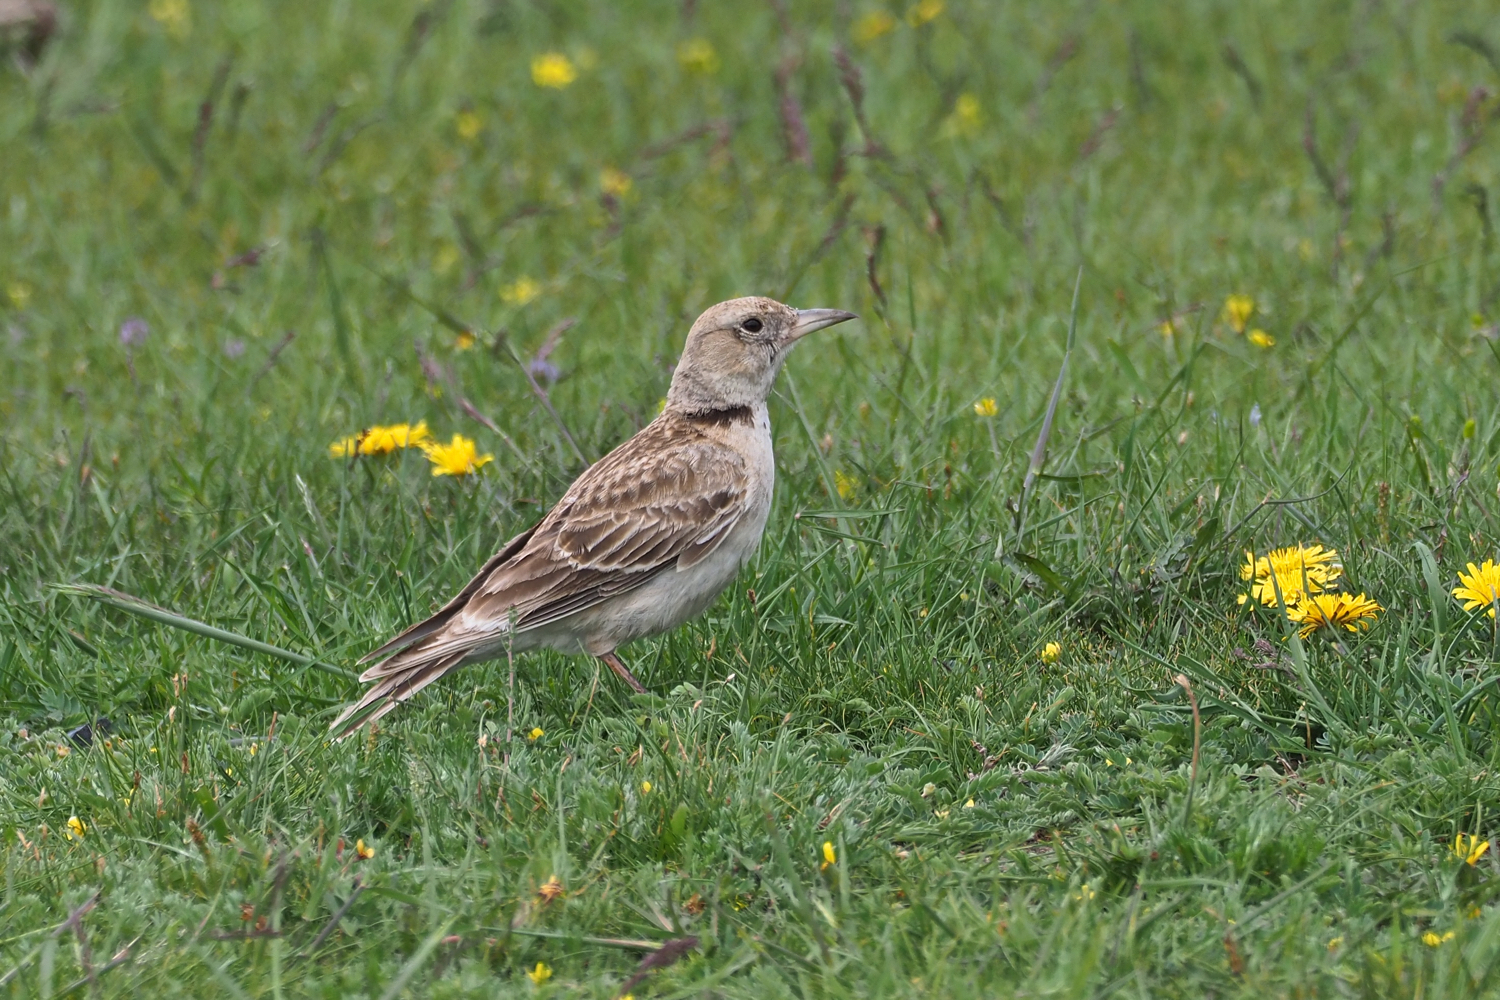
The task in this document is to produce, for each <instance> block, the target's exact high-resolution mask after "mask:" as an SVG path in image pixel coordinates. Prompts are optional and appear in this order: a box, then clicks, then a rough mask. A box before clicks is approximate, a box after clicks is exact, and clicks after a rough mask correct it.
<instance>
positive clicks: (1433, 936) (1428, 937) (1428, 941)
mask: <svg viewBox="0 0 1500 1000" xmlns="http://www.w3.org/2000/svg"><path fill="white" fill-rule="evenodd" d="M1452 940H1453V932H1452V931H1444V932H1443V933H1442V935H1441V936H1440V935H1438V934H1437V932H1435V931H1426V932H1424V933H1423V934H1422V943H1423V944H1425V945H1426V946H1427V947H1429V948H1436V947H1437V946H1438V945H1440V944H1442V943H1443V942H1445V941H1452Z"/></svg>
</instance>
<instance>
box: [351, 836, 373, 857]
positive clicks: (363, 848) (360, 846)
mask: <svg viewBox="0 0 1500 1000" xmlns="http://www.w3.org/2000/svg"><path fill="white" fill-rule="evenodd" d="M354 854H355V856H356V857H358V858H359V860H361V861H369V860H370V859H371V858H373V857H374V856H375V845H374V844H367V843H365V841H364V838H363V837H361V838H360V839H358V840H356V841H355V842H354Z"/></svg>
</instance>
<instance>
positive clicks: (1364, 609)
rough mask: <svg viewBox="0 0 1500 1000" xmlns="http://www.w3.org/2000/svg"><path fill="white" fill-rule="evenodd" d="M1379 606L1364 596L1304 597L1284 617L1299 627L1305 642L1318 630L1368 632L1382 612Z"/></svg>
mask: <svg viewBox="0 0 1500 1000" xmlns="http://www.w3.org/2000/svg"><path fill="white" fill-rule="evenodd" d="M1384 610H1385V609H1384V608H1382V607H1381V606H1380V605H1379V604H1376V603H1375V602H1374V601H1372V600H1369V599H1368V598H1366V597H1365V595H1364V594H1360V595H1359V596H1358V597H1350V596H1349V595H1348V594H1314V595H1312V596H1309V597H1304V598H1303V599H1302V600H1301V601H1300V602H1299V603H1298V604H1297V605H1296V606H1295V607H1292V608H1289V609H1288V610H1287V617H1288V618H1290V619H1291V620H1292V621H1294V622H1296V623H1297V624H1299V625H1301V626H1302V632H1301V635H1302V638H1304V639H1306V638H1307V637H1308V636H1310V635H1312V634H1313V633H1314V632H1316V631H1317V630H1318V629H1320V628H1327V629H1330V630H1332V631H1338V629H1339V628H1341V627H1342V628H1345V629H1348V630H1349V631H1350V632H1358V631H1359V630H1360V629H1363V628H1369V627H1370V623H1371V622H1373V621H1374V620H1375V617H1376V615H1377V614H1378V613H1379V612H1381V611H1384Z"/></svg>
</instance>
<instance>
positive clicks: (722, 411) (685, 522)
mask: <svg viewBox="0 0 1500 1000" xmlns="http://www.w3.org/2000/svg"><path fill="white" fill-rule="evenodd" d="M853 318H854V316H853V314H852V313H846V312H840V311H838V310H833V309H805V310H797V309H793V308H791V307H790V306H785V305H782V304H781V303H779V302H776V301H774V300H772V299H766V298H745V299H731V300H730V301H728V302H721V303H719V304H718V305H716V306H713V307H711V308H710V309H708V310H707V311H706V312H704V314H703V315H702V316H700V317H698V321H697V322H696V323H694V324H693V328H692V330H691V331H689V333H688V338H687V343H686V345H685V346H684V348H683V354H682V359H681V361H679V362H678V365H677V370H676V371H675V372H674V373H673V376H672V386H671V388H670V389H669V390H668V392H667V405H666V408H665V409H664V410H663V411H662V413H661V415H660V416H658V417H657V418H656V419H655V420H653V421H652V422H651V423H650V424H648V425H647V426H646V427H644V428H642V429H641V431H640V432H639V433H637V434H636V435H635V436H634V437H632V438H630V439H629V440H628V441H626V442H624V443H623V444H621V445H620V446H619V447H617V448H616V449H615V450H614V451H612V452H610V453H609V454H608V455H606V456H605V457H604V458H602V459H600V460H599V461H598V462H597V463H595V464H594V465H592V466H590V467H589V468H588V469H587V470H585V471H584V473H583V474H582V475H580V476H579V477H578V478H577V479H576V480H574V482H573V485H572V486H570V487H569V488H568V491H567V492H566V493H565V494H564V495H563V498H562V499H561V500H559V501H558V502H557V505H556V506H554V507H553V508H552V509H551V510H550V511H548V512H547V514H546V516H544V517H543V518H542V520H541V521H540V522H538V523H537V524H536V525H535V526H534V527H532V528H530V529H529V530H527V531H524V532H522V533H521V534H519V535H517V536H516V537H515V538H512V539H511V540H510V541H509V542H507V543H506V544H505V545H504V547H502V548H501V549H500V551H499V552H497V553H496V554H495V555H494V556H492V557H491V558H490V560H489V561H488V562H486V563H485V564H484V566H483V568H481V569H480V571H479V573H478V575H476V576H475V577H474V579H472V580H470V581H469V583H468V585H467V586H466V587H464V588H463V590H461V591H459V593H458V594H457V596H455V597H454V598H453V599H452V600H451V601H449V602H448V603H447V604H445V605H444V606H443V607H442V609H441V610H439V611H438V612H437V614H435V615H433V616H432V617H431V618H429V619H427V620H426V621H424V622H421V623H419V624H417V625H414V626H412V627H411V628H409V629H407V630H406V631H405V632H403V633H401V634H400V635H398V636H396V637H395V638H394V639H392V640H390V641H389V642H387V643H385V644H384V645H383V646H381V647H380V648H378V649H376V650H374V651H373V652H371V653H370V654H369V655H368V656H366V657H365V658H364V660H362V661H361V662H369V661H371V660H377V659H378V660H380V662H378V663H376V664H375V665H374V666H372V667H370V668H369V669H367V670H366V671H365V672H364V673H363V674H362V675H361V676H360V680H362V681H367V682H372V686H371V687H370V688H369V690H367V691H366V692H365V693H364V696H363V697H361V698H360V700H359V701H358V702H356V703H355V704H353V705H350V706H349V707H348V708H346V709H345V710H344V711H343V712H342V713H341V714H340V715H339V717H338V718H337V719H335V720H334V722H333V724H332V726H331V728H332V729H333V730H335V731H336V732H337V733H338V736H339V738H343V737H344V736H347V735H348V734H350V733H352V732H354V731H355V730H357V729H358V728H359V727H360V726H363V725H364V724H365V723H367V722H373V721H375V720H376V719H378V718H380V717H381V716H383V715H385V714H386V713H388V712H390V711H392V710H394V709H395V708H396V706H397V705H399V704H400V703H401V702H403V701H405V700H407V699H408V698H410V697H411V696H412V695H414V694H416V693H417V692H418V691H420V690H422V689H423V688H425V687H426V686H427V685H429V684H431V683H432V682H433V681H436V680H437V679H438V678H440V677H442V676H443V675H445V674H447V673H449V672H451V671H453V670H456V669H458V668H459V667H461V666H464V665H466V664H469V663H478V662H480V661H483V660H489V659H494V658H496V657H501V656H505V655H506V654H507V653H508V652H511V653H515V652H523V651H525V650H528V649H535V648H539V647H548V648H552V649H558V650H561V651H563V652H567V653H583V654H588V655H592V656H596V657H599V658H600V659H601V660H603V661H604V662H605V663H606V664H607V665H608V666H609V667H610V669H611V670H613V671H614V672H615V673H617V674H618V675H619V676H620V677H621V678H622V679H623V680H625V681H626V682H627V683H629V684H630V685H631V686H632V687H634V688H635V689H636V690H638V691H640V690H644V689H643V688H642V687H641V685H640V682H639V681H637V680H636V679H635V677H634V676H632V675H631V673H630V671H629V670H628V669H626V667H625V665H624V664H623V663H621V662H620V660H619V658H618V657H617V656H615V649H616V648H617V647H619V646H621V645H624V644H625V643H627V642H630V641H632V640H634V639H639V638H643V637H645V636H648V635H655V634H656V633H658V632H663V631H665V630H667V629H670V628H674V627H676V626H677V625H679V624H681V623H682V622H684V621H686V620H687V619H689V618H691V617H693V616H694V615H696V614H698V613H699V612H701V611H702V610H703V609H704V608H706V607H707V606H708V604H709V603H710V602H711V601H712V600H713V599H714V598H715V597H716V596H717V595H718V593H719V592H720V591H721V590H722V589H723V588H724V587H725V586H726V585H727V584H728V583H729V581H730V580H732V579H733V578H734V575H735V573H736V572H737V571H738V569H739V568H740V566H741V565H742V564H743V563H744V562H745V561H746V560H748V559H749V558H750V556H751V555H752V554H753V553H754V551H755V549H756V547H757V546H758V545H759V543H760V537H761V534H762V532H763V531H764V530H765V523H766V516H767V515H768V514H769V512H770V506H771V489H772V486H773V484H774V480H775V463H774V459H773V456H772V454H771V425H770V421H769V418H768V417H767V414H766V404H765V399H766V395H767V394H768V393H769V392H770V390H771V385H772V383H773V382H774V381H775V379H776V374H777V372H779V371H780V369H781V364H782V362H783V361H784V360H785V359H786V355H787V353H788V352H789V351H790V350H791V347H792V345H793V344H795V343H796V342H797V341H798V340H799V339H801V338H802V337H803V336H805V335H806V334H808V333H811V332H812V331H814V330H819V329H822V328H824V327H827V326H832V325H833V324H835V323H842V322H844V321H845V320H849V319H853ZM382 658H383V659H382Z"/></svg>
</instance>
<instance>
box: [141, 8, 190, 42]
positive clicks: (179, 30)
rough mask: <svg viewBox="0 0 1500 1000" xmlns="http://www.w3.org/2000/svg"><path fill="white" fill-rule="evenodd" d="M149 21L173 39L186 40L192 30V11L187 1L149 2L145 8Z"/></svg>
mask: <svg viewBox="0 0 1500 1000" xmlns="http://www.w3.org/2000/svg"><path fill="white" fill-rule="evenodd" d="M146 9H147V11H148V12H149V13H150V14H151V19H152V20H153V21H155V22H156V23H157V24H159V25H161V26H162V27H163V28H165V29H167V34H169V35H171V36H172V37H173V38H186V37H187V36H188V35H189V33H191V32H192V30H193V19H192V11H191V10H190V9H189V8H188V4H187V0H151V3H150V5H149V6H148V7H147V8H146Z"/></svg>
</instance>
